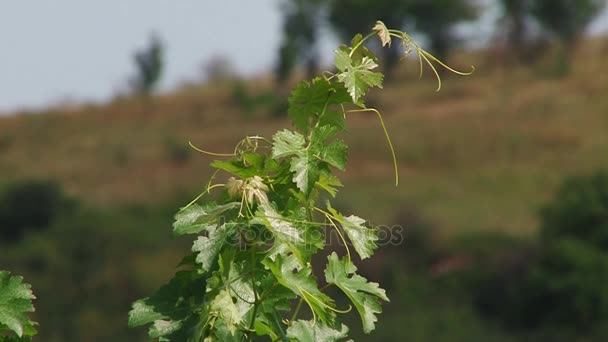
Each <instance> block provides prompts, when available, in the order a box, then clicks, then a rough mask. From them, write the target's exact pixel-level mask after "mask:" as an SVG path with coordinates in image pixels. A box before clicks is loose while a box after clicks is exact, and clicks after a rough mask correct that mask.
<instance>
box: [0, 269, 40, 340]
mask: <svg viewBox="0 0 608 342" xmlns="http://www.w3.org/2000/svg"><path fill="white" fill-rule="evenodd" d="M35 298H36V297H35V296H34V294H33V293H32V290H31V289H30V285H29V284H25V283H23V278H22V277H14V276H11V274H10V273H9V272H8V271H0V341H29V340H30V337H31V336H33V335H35V334H36V329H35V328H34V326H35V325H36V323H34V322H32V321H31V320H30V319H29V317H28V316H27V313H28V312H33V311H34V306H33V304H32V299H35ZM3 332H5V333H8V332H12V333H11V334H10V335H9V334H6V335H3ZM15 335H16V336H15Z"/></svg>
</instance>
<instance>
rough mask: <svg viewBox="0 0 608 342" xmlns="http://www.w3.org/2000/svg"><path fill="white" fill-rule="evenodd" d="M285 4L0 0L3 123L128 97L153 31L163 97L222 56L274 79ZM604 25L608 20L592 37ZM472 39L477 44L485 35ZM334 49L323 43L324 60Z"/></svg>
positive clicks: (601, 24)
mask: <svg viewBox="0 0 608 342" xmlns="http://www.w3.org/2000/svg"><path fill="white" fill-rule="evenodd" d="M279 3H280V0H103V1H94V0H0V113H1V112H9V111H12V110H15V109H18V108H38V107H44V106H45V105H48V104H52V103H56V102H58V101H62V100H66V99H72V100H79V101H81V100H87V101H88V100H96V101H103V100H106V99H108V98H110V97H111V96H113V95H114V94H116V93H117V92H120V91H124V90H125V89H126V86H127V80H128V79H129V77H130V76H132V75H133V72H134V66H133V62H132V55H133V53H134V51H135V50H136V49H138V48H140V47H142V46H145V45H146V44H147V42H148V37H149V34H150V33H151V32H153V31H154V32H157V33H158V34H159V36H160V37H161V38H162V39H163V40H164V42H165V43H166V55H165V56H166V65H165V68H166V69H165V73H164V76H163V79H162V88H163V89H165V90H166V89H170V88H172V87H174V86H176V85H177V84H179V83H180V82H181V81H184V80H188V79H190V80H192V79H198V78H200V77H201V74H202V66H203V65H204V62H205V61H207V60H209V59H210V58H211V57H213V56H218V55H220V56H227V57H229V59H230V60H231V61H232V62H233V64H234V65H235V67H236V69H237V71H239V72H242V73H245V74H253V73H256V72H262V71H264V70H269V69H270V68H272V65H273V63H274V61H275V58H276V50H277V47H278V44H279V40H280V26H281V17H280V13H279ZM490 22H491V20H490ZM485 23H486V25H484V26H485V27H486V30H487V27H488V20H487V18H486V20H485ZM607 23H608V13H604V15H603V19H602V20H600V21H598V24H597V25H596V26H597V28H595V30H600V29H605V28H606V26H608V25H606V24H607ZM480 26H481V24H480ZM471 31H476V34H477V35H478V34H479V32H480V27H477V28H476V29H473V30H471ZM481 31H483V30H481ZM334 44H335V43H334V42H333V41H332V39H331V38H329V39H325V40H324V41H323V44H322V47H321V51H327V52H328V54H326V55H324V57H325V59H326V60H327V59H329V58H330V54H331V51H332V47H333V46H334Z"/></svg>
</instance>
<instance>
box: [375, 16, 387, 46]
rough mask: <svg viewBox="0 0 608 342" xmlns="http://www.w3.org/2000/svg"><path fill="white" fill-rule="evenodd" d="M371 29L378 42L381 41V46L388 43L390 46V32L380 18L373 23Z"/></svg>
mask: <svg viewBox="0 0 608 342" xmlns="http://www.w3.org/2000/svg"><path fill="white" fill-rule="evenodd" d="M373 30H374V31H375V32H376V34H377V35H378V37H379V38H380V42H382V46H383V47H384V46H386V45H388V46H389V47H390V46H391V34H390V32H389V31H388V28H387V27H386V25H384V23H383V22H381V21H380V20H378V21H376V25H374V28H373Z"/></svg>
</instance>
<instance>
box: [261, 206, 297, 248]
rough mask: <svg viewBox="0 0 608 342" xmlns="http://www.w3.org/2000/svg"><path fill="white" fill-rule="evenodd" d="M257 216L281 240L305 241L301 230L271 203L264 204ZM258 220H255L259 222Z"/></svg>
mask: <svg viewBox="0 0 608 342" xmlns="http://www.w3.org/2000/svg"><path fill="white" fill-rule="evenodd" d="M257 218H258V220H259V221H261V222H262V223H263V224H264V225H265V226H266V227H267V228H268V230H270V231H271V232H272V233H273V234H274V235H275V236H276V237H277V238H279V239H280V240H281V241H286V242H297V243H298V242H303V241H304V240H302V237H301V236H300V232H299V231H298V230H297V229H296V228H295V227H294V226H293V224H292V223H291V222H289V221H288V220H287V219H285V218H284V217H283V216H281V214H279V213H278V212H277V210H276V209H274V208H273V207H272V206H270V205H269V204H266V205H262V206H261V208H260V211H259V212H258V215H257ZM258 220H256V221H254V222H257V221H258Z"/></svg>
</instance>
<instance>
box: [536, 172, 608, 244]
mask: <svg viewBox="0 0 608 342" xmlns="http://www.w3.org/2000/svg"><path fill="white" fill-rule="evenodd" d="M541 218H542V224H541V236H542V239H543V241H547V242H550V241H552V240H555V239H558V238H573V239H577V240H581V241H583V242H585V243H587V244H589V245H590V246H594V247H597V248H599V249H601V250H602V251H603V252H608V171H606V170H603V171H599V172H597V173H596V174H594V175H592V176H591V177H588V178H571V179H568V180H566V181H565V182H564V184H563V185H562V186H561V188H560V189H559V191H558V193H557V196H556V197H555V199H554V200H553V201H552V202H550V203H549V204H548V205H547V206H546V207H545V208H544V209H543V210H542V213H541Z"/></svg>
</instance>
